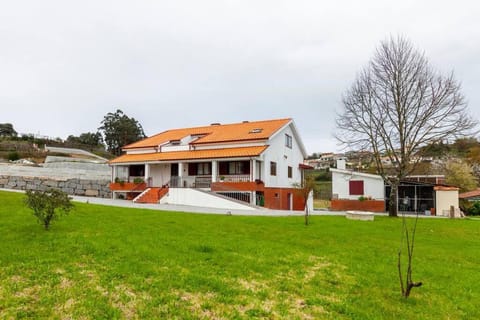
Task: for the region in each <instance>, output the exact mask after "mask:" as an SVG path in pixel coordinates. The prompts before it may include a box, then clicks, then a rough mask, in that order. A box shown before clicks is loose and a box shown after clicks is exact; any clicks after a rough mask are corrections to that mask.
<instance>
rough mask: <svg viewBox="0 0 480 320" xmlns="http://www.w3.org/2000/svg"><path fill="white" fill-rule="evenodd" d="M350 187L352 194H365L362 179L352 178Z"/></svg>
mask: <svg viewBox="0 0 480 320" xmlns="http://www.w3.org/2000/svg"><path fill="white" fill-rule="evenodd" d="M349 188H350V195H351V196H362V195H363V194H364V192H363V181H362V180H350V182H349Z"/></svg>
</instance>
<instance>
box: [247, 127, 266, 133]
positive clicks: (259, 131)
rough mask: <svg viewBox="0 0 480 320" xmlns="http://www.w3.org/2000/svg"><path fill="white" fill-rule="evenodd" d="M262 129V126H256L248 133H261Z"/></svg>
mask: <svg viewBox="0 0 480 320" xmlns="http://www.w3.org/2000/svg"><path fill="white" fill-rule="evenodd" d="M262 131H263V129H262V128H256V129H252V130H251V131H250V132H249V133H261V132H262Z"/></svg>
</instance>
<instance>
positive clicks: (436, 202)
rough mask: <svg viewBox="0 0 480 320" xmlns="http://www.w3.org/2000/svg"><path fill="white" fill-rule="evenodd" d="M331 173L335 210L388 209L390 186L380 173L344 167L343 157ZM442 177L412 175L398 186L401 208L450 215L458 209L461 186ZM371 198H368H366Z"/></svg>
mask: <svg viewBox="0 0 480 320" xmlns="http://www.w3.org/2000/svg"><path fill="white" fill-rule="evenodd" d="M330 171H331V172H332V209H334V210H367V211H388V206H389V201H387V199H389V195H390V187H389V186H387V185H385V183H384V181H383V178H382V177H381V176H379V175H375V174H369V173H362V172H354V171H351V170H346V169H345V163H344V162H342V160H340V161H338V162H337V169H330ZM443 181H444V180H442V177H441V176H411V177H407V178H406V179H404V180H402V181H401V183H400V185H399V187H398V209H399V211H402V212H412V213H413V212H419V213H421V214H437V215H450V209H451V207H452V206H453V208H454V209H455V210H454V211H455V212H458V211H459V209H458V207H459V202H458V188H456V187H451V186H446V185H444V184H441V182H443ZM365 199H368V200H369V201H365Z"/></svg>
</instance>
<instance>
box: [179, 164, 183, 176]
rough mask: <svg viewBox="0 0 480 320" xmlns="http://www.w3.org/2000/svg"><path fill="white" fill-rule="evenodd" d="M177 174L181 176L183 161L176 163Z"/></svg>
mask: <svg viewBox="0 0 480 320" xmlns="http://www.w3.org/2000/svg"><path fill="white" fill-rule="evenodd" d="M178 176H179V177H183V162H179V163H178Z"/></svg>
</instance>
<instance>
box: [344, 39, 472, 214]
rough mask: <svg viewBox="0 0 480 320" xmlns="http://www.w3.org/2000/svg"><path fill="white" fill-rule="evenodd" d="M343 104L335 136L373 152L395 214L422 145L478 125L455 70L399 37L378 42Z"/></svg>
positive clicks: (470, 130)
mask: <svg viewBox="0 0 480 320" xmlns="http://www.w3.org/2000/svg"><path fill="white" fill-rule="evenodd" d="M343 106H344V110H343V112H342V113H341V114H340V115H339V116H338V118H337V127H338V133H337V139H338V140H339V141H340V142H342V143H343V144H345V145H346V146H348V147H350V148H354V149H357V150H369V151H371V152H373V158H374V161H375V167H376V168H377V171H378V174H380V175H381V176H382V177H383V179H384V180H385V182H386V183H388V184H389V185H390V186H391V190H392V192H391V193H390V206H389V208H390V212H389V214H390V215H391V216H396V215H397V205H396V204H397V201H398V199H397V198H396V195H397V192H396V190H397V189H398V185H399V184H400V181H401V180H402V179H404V178H405V177H406V176H408V175H409V174H410V173H411V172H412V171H413V170H414V168H415V166H416V164H417V163H418V161H419V160H418V159H420V157H421V156H422V154H421V150H422V149H421V147H422V146H425V145H431V144H434V143H437V142H439V141H445V140H446V139H449V138H454V137H464V136H467V135H469V134H471V133H472V131H473V129H474V128H475V126H476V125H477V121H475V120H474V119H473V118H472V117H471V116H470V115H469V114H468V113H467V105H466V103H465V99H464V97H463V95H462V93H461V90H460V84H459V83H458V81H456V80H455V78H454V77H453V74H450V75H447V76H444V75H441V74H440V73H439V72H437V71H435V70H434V69H433V68H432V67H431V65H430V63H429V62H428V59H427V58H426V57H425V55H424V54H423V53H422V52H420V51H418V50H417V49H415V48H414V47H413V45H412V44H411V43H410V42H409V41H407V40H406V39H404V38H402V37H398V38H396V39H395V38H391V39H389V40H387V41H383V42H382V43H381V44H380V46H379V47H378V48H377V50H376V52H375V54H374V56H373V58H372V59H371V60H370V62H369V64H368V65H367V66H366V67H365V68H364V69H363V70H362V71H361V72H360V73H359V74H358V76H357V78H356V79H355V81H354V83H353V85H352V87H351V88H350V89H349V90H348V91H347V92H346V93H345V95H344V97H343ZM383 156H387V157H388V158H389V160H390V163H392V164H395V165H393V166H392V167H391V168H390V170H393V171H394V174H393V175H390V174H389V172H387V170H386V169H385V166H384V164H383V162H382V157H383Z"/></svg>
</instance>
